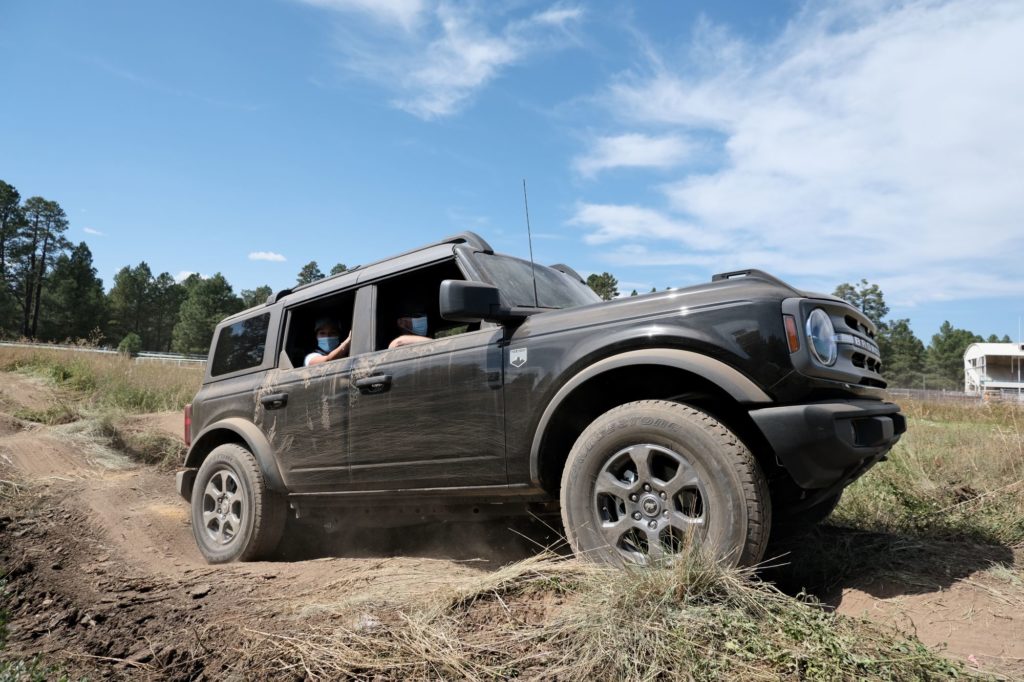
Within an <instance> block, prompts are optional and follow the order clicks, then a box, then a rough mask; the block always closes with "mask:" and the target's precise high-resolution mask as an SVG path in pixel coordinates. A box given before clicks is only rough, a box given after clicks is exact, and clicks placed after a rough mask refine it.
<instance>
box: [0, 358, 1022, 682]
mask: <svg viewBox="0 0 1024 682" xmlns="http://www.w3.org/2000/svg"><path fill="white" fill-rule="evenodd" d="M60 400H62V396H61V395H59V394H58V393H57V392H56V391H55V389H53V388H52V387H50V386H48V385H47V384H46V383H45V382H43V381H41V380H39V379H36V378H33V377H30V376H24V375H20V374H15V373H8V374H4V375H3V382H2V386H0V480H2V483H0V570H2V571H4V572H6V582H7V585H6V592H7V597H6V604H5V605H4V607H3V608H5V609H6V610H7V612H8V614H9V616H8V619H9V622H8V624H7V638H6V639H7V641H6V649H5V650H4V651H3V654H2V655H3V657H5V658H8V659H15V658H17V659H24V658H30V657H34V656H40V657H41V659H40V660H42V661H43V662H44V663H45V664H46V665H59V666H62V668H63V669H64V670H67V671H70V672H72V673H74V674H75V675H79V674H84V675H88V676H90V677H95V678H128V677H131V678H132V679H138V678H139V676H140V675H142V676H146V677H153V678H160V679H196V678H200V679H207V678H218V679H220V678H224V677H238V678H247V677H251V676H252V675H253V671H252V670H251V669H249V668H248V667H247V666H248V664H249V663H248V662H249V660H250V654H251V653H252V651H251V647H253V646H254V645H253V641H255V640H254V638H255V639H256V640H259V638H261V637H272V638H278V640H276V641H280V638H287V637H290V636H292V635H294V634H295V633H298V632H302V631H308V630H310V629H315V628H317V627H320V626H329V627H333V628H339V629H342V630H345V631H347V632H350V633H356V634H358V633H359V632H362V631H363V630H366V631H372V630H373V629H374V628H375V627H377V624H379V623H381V622H385V623H386V622H388V621H389V620H392V619H397V618H400V615H399V614H400V613H401V612H402V608H403V607H404V606H405V605H408V604H410V603H413V602H424V601H429V600H431V599H434V598H436V596H437V595H438V594H445V593H447V592H450V591H451V590H453V589H455V588H456V587H458V586H459V585H464V584H465V583H466V582H467V581H473V580H475V579H477V578H479V577H481V576H487V575H488V574H490V573H491V572H493V571H495V570H497V569H498V568H499V567H500V566H502V565H504V564H506V563H508V562H510V561H515V560H519V559H523V558H525V557H529V556H531V555H532V554H533V553H534V552H535V551H536V550H537V548H538V547H540V546H543V545H546V544H547V545H549V544H551V543H553V542H556V541H557V537H556V535H555V533H554V532H553V531H552V529H550V528H547V527H544V525H543V524H541V523H539V522H536V521H532V522H531V521H519V522H516V523H510V522H501V521H498V522H492V523H489V524H472V525H469V526H459V527H456V526H453V525H451V524H441V523H438V524H432V525H430V526H427V527H417V528H416V529H414V531H412V532H410V530H409V529H408V528H407V529H396V530H387V531H381V530H362V531H358V530H357V531H351V532H349V533H347V534H346V535H344V536H342V535H339V534H337V533H335V534H324V533H322V532H317V533H315V534H313V535H309V534H308V533H309V532H311V531H308V529H303V528H302V527H301V526H298V525H294V527H293V528H291V529H290V530H289V532H288V536H289V541H288V542H286V543H285V545H284V547H283V549H282V552H281V557H280V559H279V560H277V561H270V562H258V563H247V564H230V565H224V566H208V565H207V564H205V563H204V562H203V561H202V559H201V557H200V555H199V553H198V551H197V550H196V548H195V545H194V541H193V539H192V535H191V531H190V528H189V517H188V507H187V505H186V503H185V502H184V501H183V500H182V499H180V498H179V497H178V496H177V494H176V493H175V491H174V490H173V482H174V481H173V474H170V473H168V472H167V471H165V470H161V469H159V468H154V467H151V466H146V465H142V464H139V463H137V462H135V461H133V460H131V459H129V458H128V457H127V456H126V455H124V454H123V453H120V452H118V451H116V450H113V449H112V448H110V447H109V446H108V444H105V443H104V441H103V439H102V438H101V437H100V436H99V435H98V434H97V432H96V430H95V428H94V426H93V425H91V424H90V422H89V420H86V419H82V420H78V421H75V422H71V423H67V424H58V425H53V426H45V425H41V424H37V423H31V422H28V421H26V420H24V419H21V418H18V417H16V416H15V415H16V414H18V413H19V411H21V412H22V413H24V412H23V411H24V410H26V409H31V410H44V409H46V408H47V407H48V406H50V405H52V404H54V403H55V402H59V401H60ZM180 426H181V417H180V415H178V414H175V413H157V414H153V415H143V416H136V417H133V418H132V423H131V428H133V429H136V430H147V429H151V430H155V431H161V432H165V433H171V434H173V435H175V436H176V437H177V435H178V434H179V433H180ZM305 537H313V538H314V540H313V541H312V542H309V543H303V542H301V539H302V538H305ZM815 537H817V538H818V543H819V544H818V545H817V546H812V545H813V544H814V543H813V542H812V543H810V544H807V543H805V544H804V545H803V546H801V547H797V548H794V549H793V554H791V555H789V556H787V557H783V558H782V559H781V560H779V561H777V563H785V562H792V563H793V564H794V565H796V564H799V563H801V562H803V561H804V560H805V558H806V557H810V556H811V555H812V554H813V553H815V552H819V551H828V548H830V547H831V548H837V547H842V548H843V551H847V552H849V553H850V556H851V557H857V556H860V557H861V560H862V559H863V554H864V551H866V549H867V548H870V547H874V546H877V545H879V543H885V542H888V543H889V544H888V545H887V546H888V547H889V550H887V551H905V552H909V553H912V554H914V555H915V556H920V566H919V569H920V570H918V571H917V572H908V571H907V569H906V566H907V565H911V566H912V565H914V563H913V562H912V561H911V562H904V563H903V564H901V566H902V567H903V568H901V572H900V573H896V574H894V573H893V572H883V573H879V572H877V571H871V570H867V569H863V568H856V574H854V575H838V576H836V575H830V576H824V577H821V576H819V577H820V578H821V580H819V581H818V584H817V589H816V591H817V593H818V595H819V596H820V597H821V598H822V600H823V601H824V602H825V604H826V605H827V606H828V605H830V606H831V607H833V608H836V609H838V611H839V612H840V613H843V614H848V615H852V616H855V617H863V618H866V619H869V620H872V621H876V622H878V623H882V624H887V625H892V626H894V627H896V628H899V629H900V630H903V631H908V632H911V633H914V634H916V635H917V636H918V637H919V638H920V639H921V641H922V642H924V643H925V644H926V645H928V646H930V647H934V648H936V649H938V650H941V651H944V652H946V653H947V654H948V655H950V656H952V657H954V658H957V659H959V660H962V661H964V662H965V663H966V665H967V667H968V669H975V670H977V669H983V670H987V671H989V672H995V673H997V674H1000V675H1004V676H1007V677H1009V678H1016V677H1020V678H1024V615H1022V614H1024V584H1022V583H1021V580H1020V578H1019V575H1020V572H1019V567H1020V566H1021V565H1022V564H1024V561H1022V557H1021V556H1020V555H1019V553H1018V554H1017V555H1015V554H1014V552H1013V551H1011V550H1004V549H1001V548H991V547H984V548H979V547H972V546H966V547H958V548H951V547H949V546H944V545H941V544H939V545H931V546H927V547H925V546H923V545H920V544H915V543H912V542H905V543H903V545H900V541H899V539H892V538H879V537H878V536H873V535H869V534H857V533H855V532H852V531H844V530H842V529H830V530H827V531H826V532H825V533H824V535H821V536H815ZM858 543H859V544H858ZM901 547H902V549H900V548H901ZM893 548H895V550H893ZM802 553H806V555H805V554H802ZM851 561H852V559H851ZM851 568H854V567H851ZM768 575H769V577H771V578H772V579H778V581H779V584H780V585H781V586H783V588H784V589H787V590H792V591H793V592H796V591H799V589H800V588H801V587H804V586H806V585H807V584H808V583H807V580H808V579H809V578H807V576H806V575H800V576H796V575H794V573H793V571H792V570H790V569H789V568H787V567H786V566H782V567H781V568H775V569H772V570H770V571H768ZM787 581H789V582H791V583H793V584H791V585H786V583H787ZM797 583H801V584H799V585H798V584H797ZM531 608H534V607H531ZM536 608H537V609H540V610H541V611H544V610H546V609H551V608H557V604H552V603H547V602H545V603H541V604H538V605H537V606H536ZM299 660H301V656H300V657H299ZM262 673H267V670H266V669H263V670H262ZM274 673H275V674H287V675H290V676H292V677H294V678H295V679H302V678H305V677H309V676H310V671H309V670H308V669H304V668H303V667H302V666H297V664H296V663H295V662H294V659H290V660H287V661H285V660H284V659H282V660H281V661H280V667H279V668H278V669H276V670H274ZM386 677H392V675H386ZM393 677H394V678H395V679H400V678H402V677H403V675H402V673H401V671H394V675H393Z"/></svg>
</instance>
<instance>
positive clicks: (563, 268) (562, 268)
mask: <svg viewBox="0 0 1024 682" xmlns="http://www.w3.org/2000/svg"><path fill="white" fill-rule="evenodd" d="M549 267H550V268H551V269H552V270H558V271H559V272H561V273H562V274H564V275H569V276H570V277H572V278H573V279H575V280H577V281H578V282H579V283H580V284H586V283H587V282H586V280H584V279H583V278H582V277H580V273H578V272H576V271H575V270H573V269H572V268H571V267H569V266H568V265H566V264H565V263H555V264H554V265H551V266H549Z"/></svg>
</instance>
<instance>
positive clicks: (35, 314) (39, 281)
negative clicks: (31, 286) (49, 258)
mask: <svg viewBox="0 0 1024 682" xmlns="http://www.w3.org/2000/svg"><path fill="white" fill-rule="evenodd" d="M49 249H50V234H49V232H47V234H46V237H45V238H44V239H43V255H42V257H41V258H40V259H39V275H38V276H37V277H36V300H35V301H33V303H34V306H33V307H34V310H33V311H32V335H31V338H33V339H34V338H36V329H37V328H38V326H39V304H40V302H41V301H42V299H43V277H45V276H46V252H47V251H49Z"/></svg>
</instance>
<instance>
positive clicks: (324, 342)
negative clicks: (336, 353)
mask: <svg viewBox="0 0 1024 682" xmlns="http://www.w3.org/2000/svg"><path fill="white" fill-rule="evenodd" d="M316 345H317V347H318V348H320V350H322V351H323V352H325V353H330V352H331V351H332V350H334V349H335V348H337V347H338V346H340V345H341V337H339V336H321V337H320V338H318V339H317V340H316Z"/></svg>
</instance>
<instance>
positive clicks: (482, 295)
mask: <svg viewBox="0 0 1024 682" xmlns="http://www.w3.org/2000/svg"><path fill="white" fill-rule="evenodd" d="M438 303H439V305H440V309H441V317H443V318H444V319H446V320H452V321H453V322H479V321H480V320H488V321H495V322H501V321H503V320H508V319H511V318H512V317H513V315H512V311H510V310H509V309H508V308H505V307H503V306H502V305H501V296H500V294H499V293H498V287H495V286H491V285H490V284H484V283H483V282H467V281H465V280H460V279H446V280H444V281H443V282H441V293H440V298H439V301H438Z"/></svg>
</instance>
